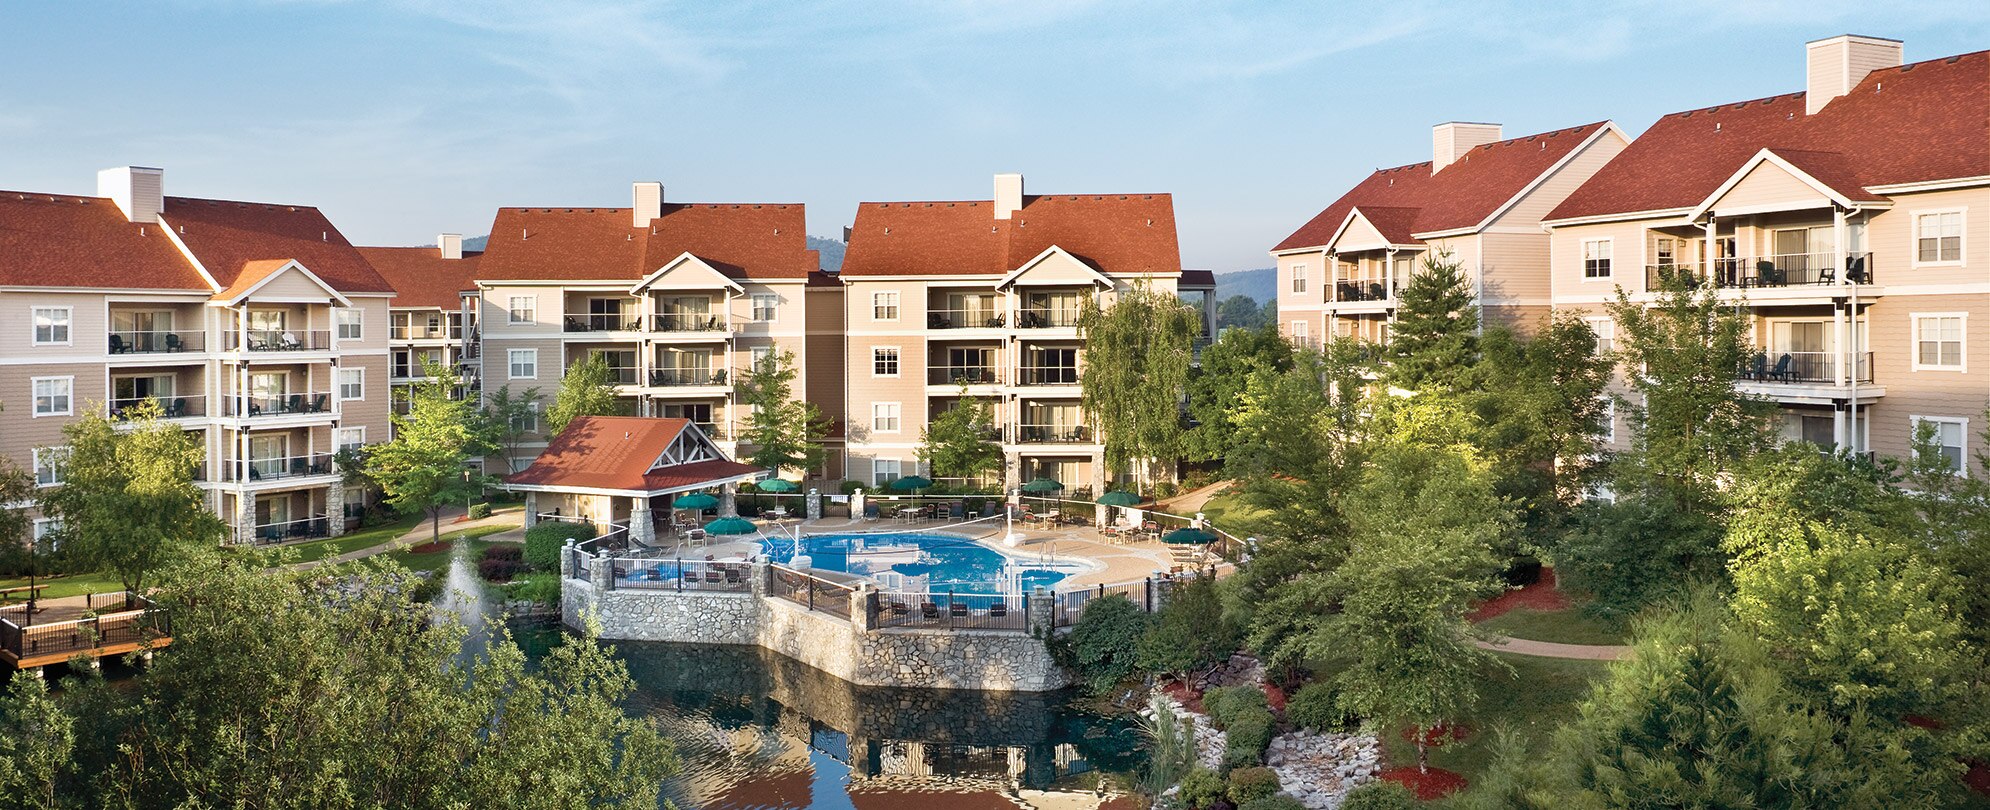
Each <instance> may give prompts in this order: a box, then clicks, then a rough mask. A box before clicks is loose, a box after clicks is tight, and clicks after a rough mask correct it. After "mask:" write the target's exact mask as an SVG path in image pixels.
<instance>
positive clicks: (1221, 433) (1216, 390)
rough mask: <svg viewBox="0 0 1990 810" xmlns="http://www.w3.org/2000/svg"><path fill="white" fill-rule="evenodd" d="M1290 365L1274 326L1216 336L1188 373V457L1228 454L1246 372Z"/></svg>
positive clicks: (1286, 346)
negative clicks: (1191, 424)
mask: <svg viewBox="0 0 1990 810" xmlns="http://www.w3.org/2000/svg"><path fill="white" fill-rule="evenodd" d="M1238 297H1242V296H1238ZM1291 367H1292V344H1290V343H1287V342H1286V341H1285V338H1284V337H1282V336H1281V335H1279V333H1278V327H1277V326H1275V325H1271V326H1263V327H1254V328H1243V327H1238V328H1233V329H1225V330H1223V331H1222V332H1221V333H1219V334H1217V336H1216V341H1215V342H1214V343H1211V344H1210V345H1209V348H1206V349H1203V350H1202V362H1201V363H1200V364H1198V365H1197V366H1196V368H1194V369H1193V370H1191V372H1190V374H1189V381H1188V409H1189V414H1190V415H1191V416H1193V417H1194V418H1195V422H1196V425H1195V427H1194V428H1192V429H1190V430H1189V432H1188V435H1187V437H1186V450H1187V454H1188V456H1189V457H1190V458H1193V459H1196V460H1202V461H1207V460H1211V459H1220V458H1223V457H1224V456H1226V455H1228V453H1229V452H1230V445H1231V438H1232V435H1233V434H1234V433H1235V432H1236V426H1235V424H1234V422H1233V418H1234V416H1235V414H1236V412H1237V407H1238V405H1239V400H1240V398H1241V397H1242V396H1243V393H1244V388H1245V386H1246V385H1247V384H1248V383H1249V381H1250V378H1251V375H1252V374H1253V373H1255V372H1257V371H1258V370H1260V369H1264V370H1269V371H1274V372H1280V371H1284V370H1286V369H1289V368H1291Z"/></svg>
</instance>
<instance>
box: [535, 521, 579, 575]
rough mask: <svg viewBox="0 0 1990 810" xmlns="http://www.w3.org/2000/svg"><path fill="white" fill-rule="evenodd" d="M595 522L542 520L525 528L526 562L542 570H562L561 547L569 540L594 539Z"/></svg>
mask: <svg viewBox="0 0 1990 810" xmlns="http://www.w3.org/2000/svg"><path fill="white" fill-rule="evenodd" d="M593 539H594V524H592V523H568V522H566V521H561V520H546V521H540V522H539V523H538V524H537V525H534V526H533V527H532V528H530V529H526V530H525V562H526V564H527V565H530V566H532V567H533V568H536V569H538V570H541V571H558V570H560V548H561V547H562V546H565V545H566V544H567V541H568V540H575V541H579V540H593Z"/></svg>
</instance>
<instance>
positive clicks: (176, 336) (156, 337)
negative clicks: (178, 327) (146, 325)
mask: <svg viewBox="0 0 1990 810" xmlns="http://www.w3.org/2000/svg"><path fill="white" fill-rule="evenodd" d="M206 346H207V335H206V334H205V333H202V332H197V331H185V332H112V333H111V336H110V353H111V354H171V353H174V352H197V351H201V350H202V349H203V348H205V347H206Z"/></svg>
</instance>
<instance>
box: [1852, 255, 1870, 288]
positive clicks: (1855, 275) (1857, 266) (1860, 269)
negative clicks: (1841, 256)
mask: <svg viewBox="0 0 1990 810" xmlns="http://www.w3.org/2000/svg"><path fill="white" fill-rule="evenodd" d="M1845 280H1846V281H1850V282H1852V283H1853V284H1868V283H1871V282H1872V279H1871V278H1870V277H1868V276H1867V275H1866V257H1864V256H1853V257H1851V258H1849V259H1847V260H1846V262H1845Z"/></svg>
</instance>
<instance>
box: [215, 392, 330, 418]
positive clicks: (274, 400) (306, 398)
mask: <svg viewBox="0 0 1990 810" xmlns="http://www.w3.org/2000/svg"><path fill="white" fill-rule="evenodd" d="M224 401H225V402H226V403H227V407H226V413H225V414H224V415H226V416H246V417H248V418H250V419H263V418H270V417H277V416H301V415H311V414H323V415H326V416H330V415H332V395H331V393H330V392H325V393H317V394H285V395H281V396H247V397H228V398H226V399H225V400H224Z"/></svg>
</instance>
